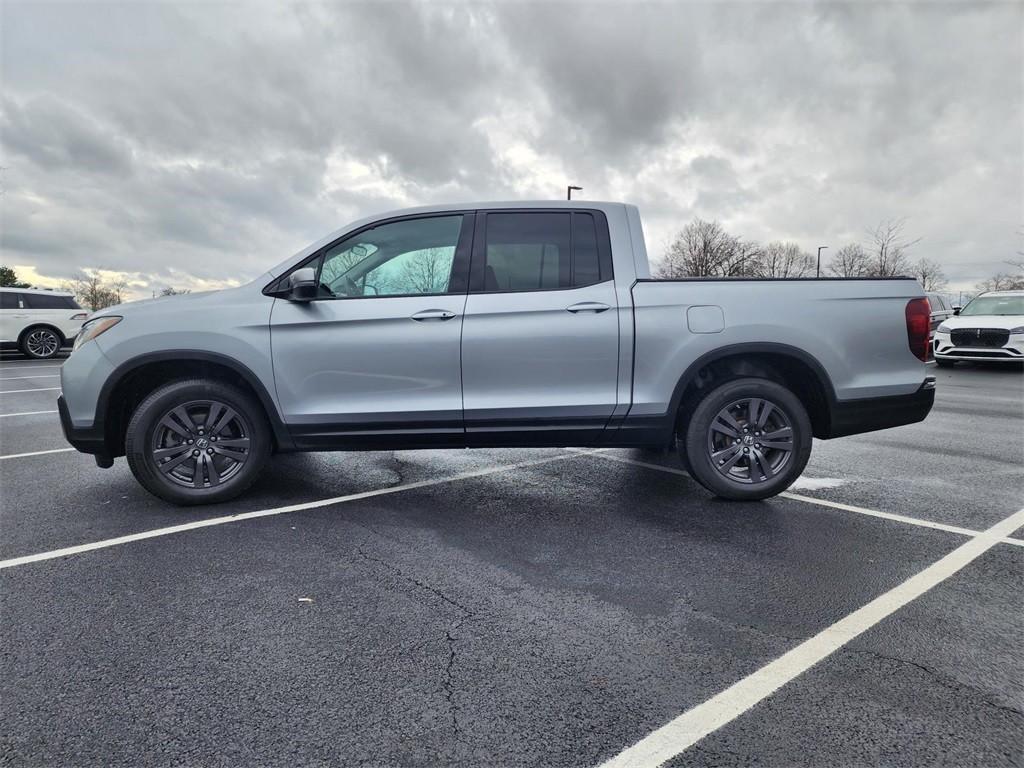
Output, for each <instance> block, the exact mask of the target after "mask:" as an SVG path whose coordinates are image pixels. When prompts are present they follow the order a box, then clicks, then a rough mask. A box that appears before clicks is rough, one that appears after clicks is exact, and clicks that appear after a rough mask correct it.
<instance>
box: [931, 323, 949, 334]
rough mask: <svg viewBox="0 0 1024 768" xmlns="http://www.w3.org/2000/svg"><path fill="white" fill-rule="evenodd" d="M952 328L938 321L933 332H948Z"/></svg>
mask: <svg viewBox="0 0 1024 768" xmlns="http://www.w3.org/2000/svg"><path fill="white" fill-rule="evenodd" d="M952 330H953V329H952V328H950V327H949V326H948V325H946V324H945V323H939V327H938V328H936V329H935V332H936V333H949V332H950V331H952Z"/></svg>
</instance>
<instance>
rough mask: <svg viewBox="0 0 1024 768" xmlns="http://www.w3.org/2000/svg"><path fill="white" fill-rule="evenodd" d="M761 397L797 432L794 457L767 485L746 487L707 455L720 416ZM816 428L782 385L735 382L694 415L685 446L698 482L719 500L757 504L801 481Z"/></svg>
mask: <svg viewBox="0 0 1024 768" xmlns="http://www.w3.org/2000/svg"><path fill="white" fill-rule="evenodd" d="M746 397H760V398H764V399H766V400H769V401H771V402H772V403H773V404H774V405H776V406H777V407H780V408H781V409H782V410H783V411H784V412H785V414H786V415H787V416H788V417H789V422H790V424H791V425H792V429H793V456H792V457H791V458H790V461H789V463H788V465H787V466H786V468H785V469H783V471H782V472H780V473H779V474H778V475H777V476H776V477H774V478H772V479H771V480H769V481H767V482H764V483H757V484H756V485H746V484H744V483H738V482H733V481H730V480H729V479H728V478H726V477H724V476H723V475H721V474H720V473H719V472H718V470H717V469H716V468H715V467H714V465H713V464H712V461H711V457H710V456H709V455H708V451H707V433H708V430H709V429H710V428H711V423H712V421H713V420H714V419H715V417H716V416H717V415H718V412H719V411H720V410H721V409H722V408H724V407H725V406H727V405H728V404H729V403H732V402H734V401H736V400H742V399H743V398H746ZM811 438H812V428H811V420H810V418H809V417H808V415H807V410H806V409H805V408H804V406H803V404H802V403H801V402H800V400H799V398H797V396H796V395H794V394H793V393H792V392H791V391H790V390H788V389H786V388H785V387H784V386H782V385H781V384H777V383H776V382H774V381H770V380H768V379H757V378H745V379H734V380H733V381H728V382H725V383H723V384H720V385H719V386H718V387H716V388H715V389H713V390H712V391H711V392H709V393H708V394H707V395H706V396H705V397H704V398H703V399H702V400H701V401H700V402H699V403H698V405H697V407H696V408H695V409H694V411H693V415H692V416H691V418H690V421H689V424H688V426H687V430H686V435H685V439H684V441H683V442H684V445H685V448H686V454H687V460H688V462H689V465H690V472H691V475H692V476H693V477H694V479H696V480H697V482H699V483H700V484H701V485H703V486H704V487H705V488H707V489H708V490H709V491H711V492H712V493H714V494H715V495H717V496H721V497H722V498H727V499H737V500H756V499H764V498H768V497H769V496H775V495H777V494H779V493H782V492H783V491H784V490H786V489H787V488H788V487H789V486H790V485H792V484H793V482H794V481H795V480H796V479H797V478H798V477H800V474H801V473H802V472H803V471H804V468H805V467H806V466H807V460H808V459H809V458H810V455H811Z"/></svg>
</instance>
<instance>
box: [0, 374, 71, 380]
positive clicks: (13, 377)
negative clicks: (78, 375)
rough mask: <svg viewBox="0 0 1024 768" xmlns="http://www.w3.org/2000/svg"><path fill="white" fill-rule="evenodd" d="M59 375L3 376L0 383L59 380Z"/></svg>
mask: <svg viewBox="0 0 1024 768" xmlns="http://www.w3.org/2000/svg"><path fill="white" fill-rule="evenodd" d="M59 378H60V376H59V375H55V376H3V377H0V381H24V380H25V379H59Z"/></svg>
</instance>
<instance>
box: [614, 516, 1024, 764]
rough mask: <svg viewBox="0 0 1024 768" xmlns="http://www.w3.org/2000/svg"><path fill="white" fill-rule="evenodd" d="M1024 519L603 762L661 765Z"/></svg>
mask: <svg viewBox="0 0 1024 768" xmlns="http://www.w3.org/2000/svg"><path fill="white" fill-rule="evenodd" d="M1022 525H1024V509H1020V510H1018V511H1017V512H1015V513H1013V514H1012V515H1010V516H1009V517H1007V518H1004V519H1003V520H1001V521H1000V522H998V523H996V524H995V525H993V526H992V527H991V528H989V529H987V530H985V531H982V532H981V533H979V534H978V535H977V536H975V537H973V538H971V539H969V540H968V541H966V542H964V543H963V544H961V545H960V546H959V547H957V548H956V549H954V550H953V551H952V552H950V553H949V554H948V555H946V556H945V557H943V558H941V559H939V560H937V561H936V562H934V563H932V564H931V565H930V566H928V567H927V568H925V569H924V570H923V571H920V572H919V573H917V574H916V575H914V576H911V577H910V578H909V579H907V580H906V581H904V582H903V583H902V584H899V585H897V586H896V587H894V588H893V589H890V590H889V591H888V592H886V593H884V594H882V595H880V596H878V597H876V598H875V599H874V600H872V601H871V602H870V603H868V604H867V605H865V606H864V607H862V608H859V609H857V610H856V611H854V612H853V613H851V614H849V615H847V616H846V617H844V618H842V619H840V620H839V621H837V622H836V623H835V624H833V625H831V626H829V627H826V628H825V629H823V630H822V631H821V632H819V633H818V634H816V635H815V636H814V637H812V638H810V639H808V640H805V641H804V642H802V643H800V645H798V646H796V647H795V648H793V649H792V650H791V651H789V652H788V653H785V654H784V655H782V656H780V657H779V658H777V659H776V660H775V661H772V662H770V663H768V664H766V665H765V666H763V667H761V668H760V669H759V670H757V671H756V672H754V673H753V674H751V675H748V676H747V677H745V678H743V679H742V680H740V681H739V682H737V683H734V684H733V685H732V686H730V687H729V688H726V689H725V690H724V691H722V692H721V693H719V694H718V695H717V696H713V697H712V698H710V699H708V700H707V701H705V702H704V703H703V704H699V705H697V706H696V707H694V708H693V709H691V710H689V711H687V712H684V713H683V714H681V715H680V716H679V717H677V718H676V719H675V720H672V721H671V722H669V723H667V724H666V725H663V726H662V727H661V728H658V729H657V730H656V731H654V732H652V733H650V734H649V735H647V736H645V737H644V738H643V739H641V740H640V741H638V742H637V743H636V744H634V745H633V746H632V747H629V748H628V749H626V750H624V751H623V752H620V753H619V754H618V755H616V756H615V757H613V758H612V759H611V760H608V761H607V762H605V763H603V764H602V768H655V767H656V766H659V765H661V764H662V763H664V762H666V761H668V760H671V759H672V758H673V757H675V756H676V755H678V754H680V753H682V752H684V751H686V750H687V749H689V748H690V747H692V746H693V745H694V744H696V743H697V742H698V741H700V740H701V739H703V738H704V737H705V736H707V735H708V734H711V733H714V732H715V731H717V730H718V729H719V728H721V727H722V726H724V725H727V724H728V723H731V722H732V721H733V720H735V719H736V718H737V717H739V716H740V715H742V714H743V713H745V712H747V711H748V710H750V709H751V708H752V707H754V706H756V705H757V704H758V703H760V702H761V701H764V700H765V699H766V698H768V697H769V696H771V695H772V694H773V693H775V691H777V690H779V689H780V688H781V687H782V686H784V685H786V684H787V683H789V682H790V681H792V680H794V679H796V678H797V677H799V676H800V675H802V674H803V673H804V672H806V671H807V670H808V669H810V668H811V667H813V666H814V665H815V664H817V663H818V662H820V661H822V660H823V659H825V658H827V657H828V656H830V655H832V654H833V653H835V652H836V651H838V650H839V649H840V648H842V647H843V646H844V645H846V644H847V643H849V642H850V641H851V640H854V639H855V638H857V637H858V636H860V635H861V634H863V633H864V632H866V631H867V630H869V629H871V627H873V626H875V625H876V624H878V622H880V621H882V620H883V619H885V618H887V617H889V616H891V615H892V614H893V613H895V612H896V611H898V610H899V609H900V608H902V607H903V606H905V605H906V604H907V603H909V602H911V601H912V600H915V599H917V598H918V597H920V596H921V595H923V594H925V593H926V592H928V591H929V590H931V589H933V588H934V587H936V586H938V585H939V584H941V583H942V582H944V581H945V580H946V579H948V578H949V577H950V576H953V575H954V574H956V573H957V572H959V571H960V570H961V569H963V568H964V567H966V566H967V565H969V564H970V563H972V562H973V561H974V560H977V559H978V558H979V557H981V556H982V555H983V554H985V553H986V552H988V550H990V549H991V548H992V547H994V546H995V545H996V544H998V543H999V542H1000V541H1002V540H1003V539H1004V538H1005V537H1006V536H1008V535H1009V534H1011V533H1013V532H1014V531H1015V530H1017V529H1018V528H1020V527H1021V526H1022Z"/></svg>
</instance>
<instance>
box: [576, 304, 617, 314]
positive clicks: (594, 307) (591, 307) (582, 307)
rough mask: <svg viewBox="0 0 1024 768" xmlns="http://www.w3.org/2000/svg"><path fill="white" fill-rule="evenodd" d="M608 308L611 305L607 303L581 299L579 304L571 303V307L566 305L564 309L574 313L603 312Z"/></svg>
mask: <svg viewBox="0 0 1024 768" xmlns="http://www.w3.org/2000/svg"><path fill="white" fill-rule="evenodd" d="M609 309H611V307H609V306H608V305H607V304H602V303H601V302H599V301H581V302H580V303H579V304H573V305H572V306H571V307H566V308H565V311H566V312H572V313H573V314H576V313H577V312H593V313H594V314H597V313H598V312H604V311H606V310H609Z"/></svg>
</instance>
